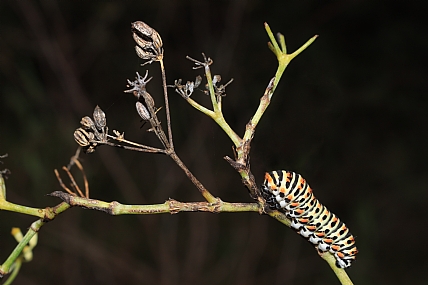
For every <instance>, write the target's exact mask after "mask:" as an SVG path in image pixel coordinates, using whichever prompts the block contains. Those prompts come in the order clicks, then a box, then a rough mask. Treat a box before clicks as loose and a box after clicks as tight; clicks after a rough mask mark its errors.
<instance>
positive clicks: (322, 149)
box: [0, 0, 428, 285]
mask: <svg viewBox="0 0 428 285" xmlns="http://www.w3.org/2000/svg"><path fill="white" fill-rule="evenodd" d="M418 3H419V4H418ZM426 12H427V10H426V5H425V3H424V2H423V1H420V2H418V1H389V2H384V1H367V0H366V1H342V2H339V1H245V0H241V1H201V0H194V1H141V0H140V1H111V2H104V1H99V2H96V1H53V0H49V1H48V0H47V1H30V0H17V1H1V2H0V19H1V20H0V88H1V89H0V90H1V91H0V92H1V94H0V115H1V121H0V122H1V125H0V138H1V139H0V153H8V154H9V157H8V158H7V159H4V167H7V168H9V169H10V170H11V171H12V175H10V177H9V179H8V180H7V191H8V192H7V194H8V200H10V201H12V202H15V203H20V204H24V205H29V206H33V207H39V208H44V207H47V206H53V205H56V203H58V202H59V201H58V199H55V198H51V197H48V196H46V194H47V193H50V192H52V191H55V190H60V187H59V185H58V182H57V180H56V178H55V176H54V174H53V169H55V168H58V169H59V168H61V167H62V165H66V164H68V162H69V159H70V157H71V156H72V155H73V154H74V152H75V150H76V146H77V145H76V143H75V142H74V140H73V131H74V130H75V129H76V128H77V127H79V121H80V118H81V117H82V116H85V115H91V114H92V111H93V108H94V107H95V106H96V105H97V104H98V105H99V106H100V107H101V108H102V109H103V110H104V111H105V112H106V115H107V122H108V126H109V128H110V130H113V129H116V130H120V131H121V132H123V131H124V132H125V134H126V137H127V138H128V139H130V140H135V141H138V142H143V143H147V144H151V145H157V142H156V140H155V138H154V135H153V134H152V133H147V132H144V128H143V129H140V125H141V124H140V122H139V117H138V115H137V113H136V112H135V105H134V104H135V99H134V98H133V96H132V95H129V94H124V93H123V90H125V89H126V79H127V78H131V79H133V78H134V76H135V72H136V71H139V72H140V73H142V74H143V73H144V72H145V70H146V69H149V70H150V74H151V75H152V76H154V79H153V80H152V82H151V83H150V84H149V85H148V91H149V92H150V93H151V94H152V96H153V97H154V98H155V100H156V102H157V105H158V106H159V105H163V103H162V101H161V99H162V93H161V85H160V72H159V66H158V65H157V64H152V65H149V66H145V67H141V66H140V64H141V63H142V60H140V59H139V58H137V56H136V55H135V52H134V42H133V40H132V37H131V31H130V23H131V22H133V21H136V20H143V21H145V22H147V23H148V24H149V25H151V26H152V27H154V28H155V29H156V30H157V31H158V32H159V33H160V34H161V36H162V39H163V42H164V48H165V65H166V70H167V81H168V83H169V84H172V83H173V82H174V80H175V79H178V78H183V79H184V80H185V81H187V80H193V79H194V78H195V76H196V75H198V74H200V73H201V72H200V71H194V70H192V69H191V67H192V64H191V63H190V62H189V61H187V60H186V59H185V56H186V55H190V56H192V57H195V58H201V52H205V53H206V54H207V55H208V56H210V57H211V58H212V59H214V65H213V66H212V71H213V73H214V74H221V75H222V77H223V82H226V81H227V80H228V79H229V78H231V77H233V78H234V79H235V81H234V82H233V84H232V85H231V86H230V87H229V88H228V89H227V94H228V95H227V97H226V98H224V101H223V102H224V103H223V105H224V113H225V117H226V119H227V120H228V122H229V123H230V125H231V126H232V128H234V129H235V130H236V131H237V133H238V134H240V135H242V133H243V130H244V126H245V123H246V122H247V121H248V119H249V118H250V116H251V115H252V114H253V113H254V111H255V109H256V108H257V105H258V103H259V98H260V96H261V95H262V94H263V91H264V89H265V87H266V85H267V83H268V82H269V79H270V78H271V77H272V76H273V75H274V73H275V71H276V64H277V63H276V59H275V57H274V56H273V54H272V53H271V52H270V51H269V49H268V48H267V46H266V43H267V41H268V37H267V35H266V32H265V31H264V28H263V22H265V21H266V22H268V23H269V24H270V26H271V28H272V30H273V31H274V32H282V33H283V34H284V35H285V36H286V40H287V44H288V46H287V47H288V50H289V51H290V52H292V51H294V50H295V49H297V48H298V47H300V45H302V44H303V43H304V42H306V40H308V39H309V38H310V37H312V36H313V35H315V34H319V35H320V37H319V38H318V39H317V40H316V41H315V42H314V44H312V46H311V47H310V48H309V49H307V50H306V51H304V52H303V53H302V54H301V55H299V56H298V57H297V58H296V59H294V61H293V62H292V63H291V64H290V65H289V67H288V69H287V71H286V72H285V75H284V77H283V80H282V81H281V83H280V86H279V88H278V89H277V92H276V93H275V95H274V97H273V102H272V105H271V106H270V107H269V109H268V110H267V112H266V113H265V116H264V117H263V119H262V121H261V123H260V125H259V127H258V129H257V132H256V136H255V139H254V141H253V144H252V146H253V147H252V152H251V163H252V170H253V172H254V174H255V175H256V178H257V182H258V183H261V182H262V179H263V173H264V172H265V171H268V170H274V169H288V170H293V171H296V172H299V173H301V174H303V175H304V177H305V178H306V179H307V180H308V181H309V183H310V184H311V186H312V188H314V189H315V193H316V196H317V197H318V198H319V199H320V200H321V201H322V202H323V203H324V204H326V205H327V206H328V208H329V209H330V210H332V211H333V212H334V213H336V214H337V215H338V216H339V217H340V218H341V219H342V220H343V221H345V222H346V224H347V225H348V226H349V227H350V229H351V231H352V233H353V234H354V235H355V236H356V239H357V245H358V249H359V251H360V253H359V254H358V256H357V260H356V261H355V262H354V263H353V265H352V267H351V268H350V269H349V270H347V272H348V274H349V275H350V277H351V278H352V280H353V281H354V283H355V284H425V282H426V281H425V282H424V281H423V280H426V271H427V270H428V266H427V265H428V262H427V258H426V256H427V251H428V250H427V246H426V236H427V230H426V228H425V226H424V225H426V216H427V214H428V211H427V207H426V204H427V198H428V194H427V193H428V192H427V189H428V179H427V177H426V176H427V173H428V164H427V162H426V158H427V148H426V146H427V131H426V123H427V120H428V118H427V115H426V114H427V111H426V109H427V107H428V97H427V96H428V94H427V91H428V85H427V78H428V74H427V69H426V65H427V63H428V62H427V56H426V51H427V50H428V36H427V32H426V31H427V29H428V25H427V21H426V20H425V18H426ZM169 94H170V105H171V113H172V126H173V132H174V139H175V146H176V150H177V153H178V154H179V156H180V157H181V158H182V160H183V161H184V162H185V163H186V164H187V166H188V167H189V168H190V169H191V170H192V171H193V172H194V174H195V175H196V176H197V177H198V178H199V179H200V180H201V181H202V182H203V183H204V185H206V187H208V188H209V189H210V191H211V192H212V193H213V194H214V195H216V196H218V197H221V198H222V199H223V200H225V201H230V202H250V201H251V199H250V198H249V196H248V194H247V191H246V189H245V188H244V187H243V186H242V184H241V182H240V177H239V175H238V174H237V173H236V172H235V171H234V170H233V169H232V168H231V167H230V166H229V165H228V164H227V163H226V162H225V161H224V160H223V157H224V156H225V155H232V151H231V145H232V143H231V142H230V141H229V140H228V138H227V137H226V136H225V134H224V133H223V132H222V131H221V129H220V128H219V127H218V126H217V125H215V124H214V122H212V121H211V120H210V119H209V118H207V117H204V116H203V115H202V114H201V113H199V112H197V111H196V110H194V109H192V108H191V107H190V106H189V105H188V104H187V103H186V102H185V101H184V100H183V99H182V98H181V97H179V96H178V95H177V94H175V93H174V92H172V90H170V93H169ZM193 96H194V97H193V98H194V99H196V100H199V101H200V102H204V103H206V104H208V97H207V96H205V95H203V94H202V93H195V94H194V95H193ZM206 106H208V105H206ZM82 162H83V165H84V167H85V170H86V172H87V175H88V179H89V183H90V188H91V197H92V198H96V199H101V200H104V201H112V200H117V201H119V202H121V203H125V204H150V203H163V202H164V201H165V200H166V199H168V198H174V199H177V200H179V201H201V200H202V197H201V196H200V195H199V193H198V191H197V190H196V189H195V187H194V186H193V185H192V184H191V183H190V182H189V181H188V180H187V179H186V177H185V175H184V174H183V173H182V171H181V170H180V169H179V168H178V167H177V166H176V165H175V164H174V163H173V162H172V160H170V159H169V158H167V157H163V156H161V155H150V154H140V153H132V152H128V151H124V150H120V149H112V148H107V147H103V148H99V149H97V151H96V152H95V153H94V154H92V155H83V156H82ZM62 175H63V179H64V180H66V179H65V178H66V176H65V173H63V172H62ZM76 176H78V173H77V172H76ZM0 214H1V221H2V225H1V228H0V244H1V248H0V260H2V262H3V261H4V260H5V259H6V257H7V256H8V255H9V254H10V252H11V251H12V249H13V247H14V246H15V242H14V240H13V238H12V237H11V236H10V234H9V233H10V229H11V227H12V226H16V227H20V228H21V229H22V230H23V231H26V229H27V228H28V227H29V225H30V223H31V222H33V221H34V220H35V219H34V218H33V217H29V216H24V215H20V214H16V213H8V212H2V213H0ZM119 282H120V283H121V284H339V281H338V280H337V279H336V277H335V276H334V274H333V272H332V271H331V270H330V268H329V267H328V265H327V264H326V263H325V262H324V261H323V260H322V259H321V258H319V257H318V255H317V253H316V252H315V250H314V249H313V247H312V246H311V245H310V244H309V243H308V242H307V241H305V240H304V239H302V238H301V237H299V236H298V235H297V234H295V233H294V232H293V231H292V230H290V229H289V228H287V227H285V226H283V225H282V224H280V223H278V222H277V221H275V220H273V219H271V218H269V217H267V216H260V215H258V214H255V213H236V214H216V215H215V214H210V213H181V214H177V215H173V216H171V215H169V214H164V215H157V216H116V217H113V216H109V215H106V214H104V213H100V212H96V211H89V210H83V209H79V208H73V209H70V210H68V211H66V212H65V213H63V214H61V215H60V216H59V217H57V219H56V220H55V221H53V222H51V223H49V224H47V225H45V226H44V227H43V228H42V229H41V232H40V234H39V244H38V246H37V247H36V249H35V250H34V260H33V261H32V262H31V263H29V264H24V266H23V268H22V271H21V273H20V275H19V276H18V278H17V280H16V284H30V285H31V284H117V283H119Z"/></svg>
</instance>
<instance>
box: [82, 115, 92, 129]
mask: <svg viewBox="0 0 428 285" xmlns="http://www.w3.org/2000/svg"><path fill="white" fill-rule="evenodd" d="M80 124H81V125H82V127H83V128H84V129H87V130H89V129H93V128H94V127H95V124H94V121H92V119H91V118H90V117H88V116H85V117H83V118H82V120H81V121H80Z"/></svg>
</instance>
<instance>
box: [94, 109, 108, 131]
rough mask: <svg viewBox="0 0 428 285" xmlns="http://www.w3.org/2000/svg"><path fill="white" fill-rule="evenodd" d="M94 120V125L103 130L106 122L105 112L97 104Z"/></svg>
mask: <svg viewBox="0 0 428 285" xmlns="http://www.w3.org/2000/svg"><path fill="white" fill-rule="evenodd" d="M93 116H94V121H95V126H96V127H97V129H98V130H103V129H104V127H105V126H106V124H107V121H106V114H105V113H104V112H103V110H101V108H100V107H99V106H98V105H97V106H96V107H95V110H94V115H93Z"/></svg>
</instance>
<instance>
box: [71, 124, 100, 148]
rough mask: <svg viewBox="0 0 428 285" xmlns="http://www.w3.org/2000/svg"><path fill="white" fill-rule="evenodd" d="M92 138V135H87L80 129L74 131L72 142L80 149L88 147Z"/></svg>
mask: <svg viewBox="0 0 428 285" xmlns="http://www.w3.org/2000/svg"><path fill="white" fill-rule="evenodd" d="M94 137H95V136H94V134H93V133H88V132H87V131H85V130H84V129H82V128H78V129H77V130H76V131H74V140H75V141H76V142H77V143H78V144H79V145H80V146H82V147H86V146H89V145H90V144H91V141H92V140H93V139H94Z"/></svg>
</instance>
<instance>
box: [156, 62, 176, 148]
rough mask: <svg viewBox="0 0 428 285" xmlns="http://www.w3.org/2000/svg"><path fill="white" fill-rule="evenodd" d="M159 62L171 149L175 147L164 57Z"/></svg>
mask: <svg viewBox="0 0 428 285" xmlns="http://www.w3.org/2000/svg"><path fill="white" fill-rule="evenodd" d="M159 63H160V67H161V73H162V86H163V94H164V100H165V114H166V125H167V129H168V139H169V146H170V148H171V149H174V143H173V140H172V129H171V115H170V110H169V102H168V91H167V85H166V72H165V66H164V64H163V59H161V60H160V61H159Z"/></svg>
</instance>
